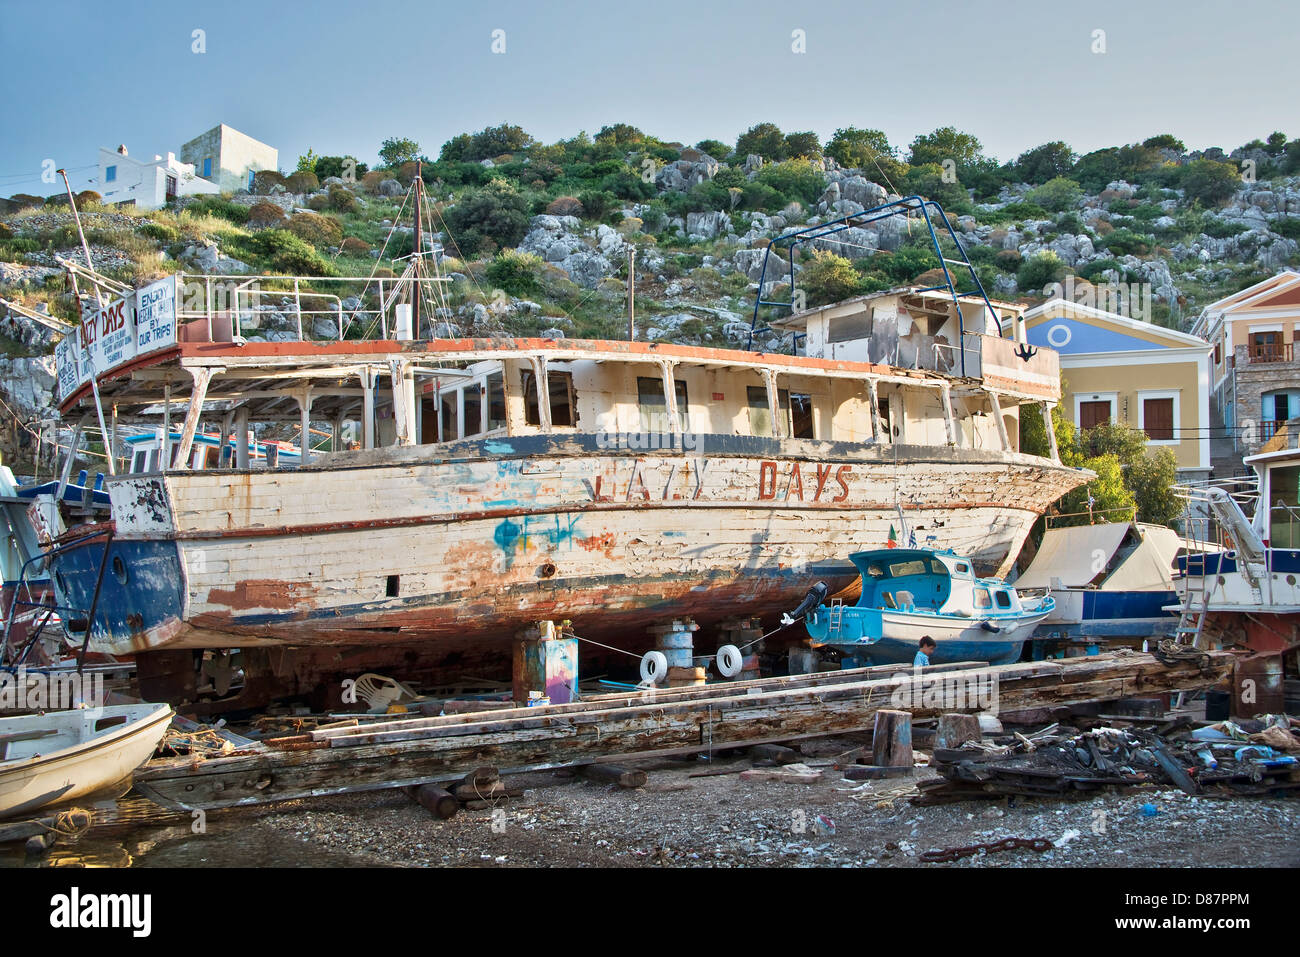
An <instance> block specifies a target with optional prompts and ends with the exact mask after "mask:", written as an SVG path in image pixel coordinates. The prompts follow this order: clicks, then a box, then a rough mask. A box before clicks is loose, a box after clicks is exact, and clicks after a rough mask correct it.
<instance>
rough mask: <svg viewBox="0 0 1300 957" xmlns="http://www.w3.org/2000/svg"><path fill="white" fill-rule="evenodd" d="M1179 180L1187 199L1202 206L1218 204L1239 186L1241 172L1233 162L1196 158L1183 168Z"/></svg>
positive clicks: (1230, 195) (1229, 196) (1228, 197)
mask: <svg viewBox="0 0 1300 957" xmlns="http://www.w3.org/2000/svg"><path fill="white" fill-rule="evenodd" d="M1181 180H1182V187H1183V192H1184V195H1185V196H1186V198H1187V199H1189V200H1195V201H1197V202H1199V203H1201V205H1203V206H1219V205H1222V204H1223V203H1224V202H1225V201H1226V200H1228V199H1230V198H1231V197H1232V194H1233V193H1235V192H1236V191H1237V189H1238V188H1239V187H1240V186H1241V173H1240V171H1239V170H1238V169H1237V167H1236V165H1235V164H1233V163H1218V162H1215V161H1214V160H1209V159H1198V160H1193V161H1192V162H1190V163H1188V164H1187V166H1186V167H1184V168H1183V170H1182V177H1181Z"/></svg>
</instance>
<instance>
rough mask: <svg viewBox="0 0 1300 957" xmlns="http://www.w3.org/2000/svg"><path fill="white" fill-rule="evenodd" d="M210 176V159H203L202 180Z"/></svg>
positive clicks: (209, 157)
mask: <svg viewBox="0 0 1300 957" xmlns="http://www.w3.org/2000/svg"><path fill="white" fill-rule="evenodd" d="M211 176H212V157H211V156H205V157H203V178H204V179H210V178H211Z"/></svg>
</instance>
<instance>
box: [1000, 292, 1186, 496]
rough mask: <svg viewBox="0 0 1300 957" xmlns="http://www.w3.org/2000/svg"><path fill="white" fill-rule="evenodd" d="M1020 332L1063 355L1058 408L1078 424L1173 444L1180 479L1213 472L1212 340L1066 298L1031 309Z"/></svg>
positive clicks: (1025, 338)
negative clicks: (1120, 428) (1112, 425)
mask: <svg viewBox="0 0 1300 957" xmlns="http://www.w3.org/2000/svg"><path fill="white" fill-rule="evenodd" d="M1020 321H1021V322H1022V323H1023V328H1022V330H1018V331H1017V333H1016V338H1017V339H1020V340H1022V341H1027V342H1028V343H1030V344H1031V345H1035V346H1045V347H1047V348H1049V349H1055V350H1056V351H1057V352H1059V353H1060V356H1061V380H1062V393H1063V394H1062V397H1061V409H1062V411H1063V412H1064V413H1065V415H1066V417H1067V418H1069V419H1070V420H1071V421H1072V422H1073V423H1074V424H1075V426H1076V427H1077V428H1080V429H1089V428H1092V427H1093V426H1095V425H1099V424H1100V423H1102V422H1107V421H1110V422H1116V423H1124V424H1127V425H1131V426H1133V427H1134V428H1136V429H1142V430H1143V431H1145V432H1146V434H1147V445H1148V446H1150V447H1152V448H1169V449H1172V450H1173V452H1174V455H1175V457H1176V459H1177V463H1178V478H1179V480H1180V481H1194V480H1198V479H1204V478H1208V477H1209V474H1210V434H1211V433H1210V354H1209V353H1210V346H1209V345H1208V344H1207V343H1206V342H1205V341H1204V340H1203V339H1199V338H1197V337H1196V336H1192V335H1188V334H1187V333H1184V332H1177V331H1175V330H1173V329H1166V328H1164V327H1163V326H1157V325H1153V324H1152V323H1149V322H1142V321H1139V320H1136V319H1129V318H1128V317H1126V316H1121V315H1119V314H1118V313H1114V312H1106V311H1105V310H1102V309H1095V308H1093V307H1091V306H1085V305H1081V304H1079V303H1073V302H1070V301H1068V300H1065V299H1053V300H1051V301H1049V302H1046V303H1043V305H1041V306H1037V307H1035V308H1033V309H1030V310H1029V311H1027V312H1026V313H1025V314H1024V318H1023V319H1022V320H1020Z"/></svg>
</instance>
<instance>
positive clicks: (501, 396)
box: [487, 372, 506, 432]
mask: <svg viewBox="0 0 1300 957" xmlns="http://www.w3.org/2000/svg"><path fill="white" fill-rule="evenodd" d="M505 427H506V379H505V376H504V375H503V374H502V373H500V372H492V373H489V375H488V377H487V430H488V431H489V432H492V431H494V430H496V429H504V428H505Z"/></svg>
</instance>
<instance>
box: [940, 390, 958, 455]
mask: <svg viewBox="0 0 1300 957" xmlns="http://www.w3.org/2000/svg"><path fill="white" fill-rule="evenodd" d="M939 397H940V399H942V400H943V430H944V433H945V434H946V435H947V436H948V444H949V445H951V446H954V447H955V446H956V445H957V444H958V442H957V424H956V422H954V421H953V416H952V389H951V388H949V386H948V383H947V382H940V383H939Z"/></svg>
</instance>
